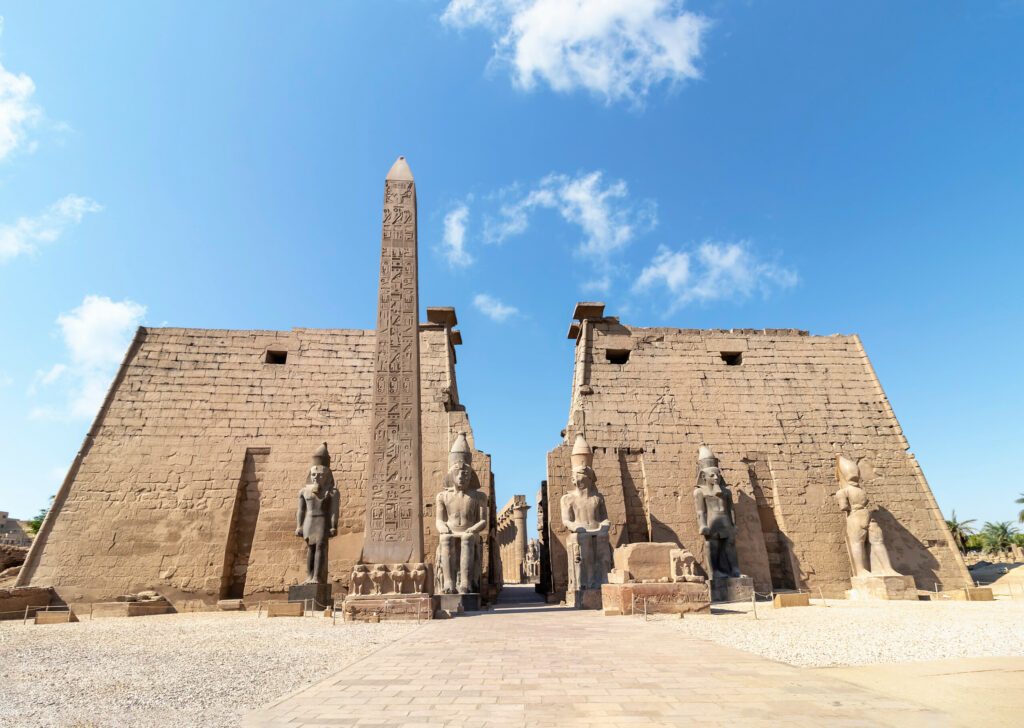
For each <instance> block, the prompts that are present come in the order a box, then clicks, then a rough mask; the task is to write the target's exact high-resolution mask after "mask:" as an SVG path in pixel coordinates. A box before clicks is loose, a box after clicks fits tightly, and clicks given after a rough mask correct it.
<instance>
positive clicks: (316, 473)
mask: <svg viewBox="0 0 1024 728" xmlns="http://www.w3.org/2000/svg"><path fill="white" fill-rule="evenodd" d="M330 472H331V471H330V470H328V469H327V468H326V467H324V466H323V465H311V466H310V467H309V478H308V479H307V480H306V485H312V486H313V487H314V488H315V489H316V490H318V491H323V490H325V489H326V488H327V487H328V486H329V485H330V478H329V475H330Z"/></svg>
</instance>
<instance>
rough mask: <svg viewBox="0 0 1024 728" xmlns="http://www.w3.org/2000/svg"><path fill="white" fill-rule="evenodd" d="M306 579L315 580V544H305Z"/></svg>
mask: <svg viewBox="0 0 1024 728" xmlns="http://www.w3.org/2000/svg"><path fill="white" fill-rule="evenodd" d="M306 581H307V582H311V581H316V546H315V545H314V544H311V543H307V544H306Z"/></svg>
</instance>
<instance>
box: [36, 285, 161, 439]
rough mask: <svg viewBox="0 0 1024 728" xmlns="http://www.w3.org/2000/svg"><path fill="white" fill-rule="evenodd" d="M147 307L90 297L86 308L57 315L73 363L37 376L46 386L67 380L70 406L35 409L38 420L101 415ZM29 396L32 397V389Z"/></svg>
mask: <svg viewBox="0 0 1024 728" xmlns="http://www.w3.org/2000/svg"><path fill="white" fill-rule="evenodd" d="M145 315H146V307H145V306H143V305H141V304H138V303H135V302H134V301H128V300H125V301H111V300H110V299H109V298H106V297H103V296H86V297H85V299H84V300H83V301H82V304H81V305H80V306H78V307H77V308H75V309H73V310H72V311H70V312H69V313H65V314H61V315H60V316H58V317H57V324H58V325H59V326H60V329H61V334H62V336H63V339H64V345H65V346H66V347H67V350H68V356H69V360H70V361H69V362H68V363H66V364H64V363H62V364H56V365H54V366H53V367H52V368H51V369H49V370H48V371H46V372H40V373H38V374H37V377H36V382H37V383H38V384H39V385H42V386H44V387H45V386H49V385H53V384H54V383H56V382H57V381H61V382H64V389H65V391H64V395H65V397H66V399H67V403H66V405H64V406H63V407H61V408H53V407H36V408H35V409H33V410H32V412H31V417H33V418H34V419H82V418H91V417H94V416H95V415H96V412H97V411H98V410H99V408H100V405H101V404H102V403H103V398H104V397H105V396H106V393H107V388H108V387H109V386H110V382H111V380H112V379H113V376H114V373H115V372H116V370H117V366H118V364H120V363H121V359H122V358H123V357H124V353H125V350H126V349H127V348H128V344H129V342H130V341H131V338H132V335H133V334H134V332H135V329H136V328H137V327H138V326H139V324H140V323H141V322H142V319H143V317H144V316H145ZM30 393H32V392H31V391H30Z"/></svg>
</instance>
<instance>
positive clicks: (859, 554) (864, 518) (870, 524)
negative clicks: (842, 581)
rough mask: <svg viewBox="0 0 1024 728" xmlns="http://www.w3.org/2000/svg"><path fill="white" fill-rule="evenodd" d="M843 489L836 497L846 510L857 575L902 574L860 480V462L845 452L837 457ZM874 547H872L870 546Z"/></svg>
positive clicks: (838, 475) (837, 470)
mask: <svg viewBox="0 0 1024 728" xmlns="http://www.w3.org/2000/svg"><path fill="white" fill-rule="evenodd" d="M836 478H837V479H838V480H839V490H837V491H836V500H837V501H839V509H840V510H841V511H843V512H844V513H845V514H846V545H847V547H848V548H849V549H850V558H851V559H852V560H853V568H854V571H855V572H856V573H855V574H854V576H899V574H898V573H897V571H896V570H895V569H894V568H892V564H891V563H890V562H889V551H888V550H887V549H886V548H885V538H884V537H883V536H882V527H881V526H879V525H878V521H877V520H875V513H874V509H873V508H871V506H870V504H869V503H868V494H867V493H865V492H864V488H863V487H862V486H861V483H860V466H858V465H857V462H856V461H854V460H851V459H850V458H848V457H844V456H842V455H840V456H839V458H838V459H837V461H836ZM869 549H870V550H869Z"/></svg>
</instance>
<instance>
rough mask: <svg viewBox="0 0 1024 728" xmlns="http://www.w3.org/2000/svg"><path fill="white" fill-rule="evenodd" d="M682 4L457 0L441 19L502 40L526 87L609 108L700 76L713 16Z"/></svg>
mask: <svg viewBox="0 0 1024 728" xmlns="http://www.w3.org/2000/svg"><path fill="white" fill-rule="evenodd" d="M682 6H683V3H682V1H681V0H451V1H450V2H449V3H448V6H447V7H446V8H445V11H444V14H443V15H442V16H441V21H442V22H443V23H445V24H446V25H449V26H450V27H454V28H460V29H464V28H470V27H473V26H481V27H484V28H486V29H488V30H490V31H491V32H492V33H494V34H495V35H496V36H497V38H496V40H495V43H494V61H495V62H496V63H498V64H501V65H507V66H508V67H509V68H510V70H511V73H512V80H513V83H514V84H515V85H516V86H518V87H519V88H522V89H524V90H527V91H528V90H531V89H533V88H534V87H535V86H536V85H537V82H538V81H541V82H545V83H547V84H548V85H549V86H550V87H551V88H552V89H554V90H555V91H561V92H569V91H573V90H575V89H578V88H582V89H586V90H588V91H590V92H592V93H594V94H596V95H598V96H602V97H604V99H605V102H606V103H611V102H614V101H622V100H626V101H630V102H632V103H634V104H639V103H642V101H643V99H644V97H645V96H646V95H647V94H648V92H649V91H650V89H651V87H653V86H655V85H657V84H660V83H665V82H667V83H679V82H682V81H685V80H688V79H696V78H700V71H699V70H698V69H697V65H696V64H697V60H698V59H699V58H700V55H701V38H702V36H703V34H704V32H705V31H706V30H707V28H708V26H709V24H710V23H709V21H708V19H707V18H705V17H703V16H701V15H698V14H696V13H691V12H686V11H684V10H683V7H682Z"/></svg>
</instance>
